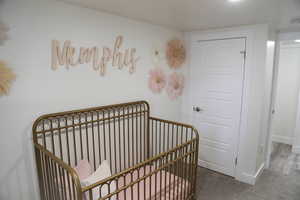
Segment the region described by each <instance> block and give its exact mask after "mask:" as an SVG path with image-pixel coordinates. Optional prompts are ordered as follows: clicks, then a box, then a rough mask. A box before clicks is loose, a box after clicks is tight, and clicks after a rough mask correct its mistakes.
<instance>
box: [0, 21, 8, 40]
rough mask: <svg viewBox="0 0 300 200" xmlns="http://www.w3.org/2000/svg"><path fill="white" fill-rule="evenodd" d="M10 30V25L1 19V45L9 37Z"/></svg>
mask: <svg viewBox="0 0 300 200" xmlns="http://www.w3.org/2000/svg"><path fill="white" fill-rule="evenodd" d="M8 31H9V28H8V26H6V25H5V24H4V23H3V22H1V21H0V45H3V44H4V41H5V40H7V39H8V35H7V32H8Z"/></svg>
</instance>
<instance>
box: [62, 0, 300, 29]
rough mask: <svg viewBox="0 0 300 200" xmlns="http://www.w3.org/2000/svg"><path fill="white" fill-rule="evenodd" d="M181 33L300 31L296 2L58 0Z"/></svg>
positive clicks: (297, 3) (278, 0)
mask: <svg viewBox="0 0 300 200" xmlns="http://www.w3.org/2000/svg"><path fill="white" fill-rule="evenodd" d="M62 1H65V2H69V3H73V4H76V5H79V6H82V7H87V8H92V9H96V10H99V11H104V12H108V13H112V14H115V15H120V16H124V17H128V18H132V19H136V20H142V21H146V22H149V23H152V24H158V25H164V26H168V27H172V28H176V29H179V30H182V31H191V30H206V29H211V28H222V27H231V26H237V25H249V24H258V23H268V24H270V25H271V26H272V27H273V28H275V29H279V30H283V31H287V30H300V22H299V24H291V23H290V20H291V19H292V18H295V17H299V18H300V0H241V1H240V2H235V3H229V2H228V0H62Z"/></svg>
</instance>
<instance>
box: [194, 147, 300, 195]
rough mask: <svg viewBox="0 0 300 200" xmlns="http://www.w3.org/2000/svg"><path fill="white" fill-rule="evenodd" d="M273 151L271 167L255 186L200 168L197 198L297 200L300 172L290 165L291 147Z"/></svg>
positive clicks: (278, 148) (299, 192)
mask: <svg viewBox="0 0 300 200" xmlns="http://www.w3.org/2000/svg"><path fill="white" fill-rule="evenodd" d="M288 149H289V150H288ZM273 150H274V152H273V154H272V157H271V167H270V169H268V170H265V171H264V172H263V174H262V175H261V177H260V178H259V180H258V181H257V183H256V185H255V186H250V185H247V184H244V183H240V182H238V181H236V180H234V179H233V178H231V177H228V176H224V175H222V174H219V173H216V172H213V171H210V170H207V169H204V168H199V171H198V177H197V180H198V184H197V199H199V200H300V171H299V170H295V164H294V163H293V164H291V163H289V161H290V160H291V151H290V147H287V146H285V147H284V146H281V145H278V146H276V145H275V146H274V148H273ZM296 157H297V156H296ZM286 163H289V164H286ZM287 169H288V170H287ZM287 171H288V173H287Z"/></svg>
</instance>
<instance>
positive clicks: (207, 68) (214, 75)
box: [190, 38, 246, 176]
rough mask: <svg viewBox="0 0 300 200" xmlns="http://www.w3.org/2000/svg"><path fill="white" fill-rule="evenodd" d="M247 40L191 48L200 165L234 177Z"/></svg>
mask: <svg viewBox="0 0 300 200" xmlns="http://www.w3.org/2000/svg"><path fill="white" fill-rule="evenodd" d="M245 48H246V39H245V38H237V39H222V40H212V41H195V42H194V43H193V44H192V46H191V90H190V91H191V95H190V100H191V103H192V105H193V110H194V111H193V123H194V125H195V126H196V127H197V129H198V131H199V134H200V146H199V165H200V166H203V167H206V168H209V169H211V170H215V171H218V172H221V173H223V174H226V175H229V176H235V166H236V157H237V144H238V138H239V127H240V118H241V106H242V96H243V82H244V63H245V56H244V55H245Z"/></svg>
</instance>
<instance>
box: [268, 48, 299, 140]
mask: <svg viewBox="0 0 300 200" xmlns="http://www.w3.org/2000/svg"><path fill="white" fill-rule="evenodd" d="M299 66H300V45H281V47H280V56H279V66H278V79H277V88H276V90H277V91H276V97H275V105H274V108H275V114H274V117H273V122H272V129H271V132H272V139H273V141H277V142H283V143H287V144H292V143H293V137H294V129H295V125H296V124H295V123H296V115H297V107H298V94H299V85H300V68H299Z"/></svg>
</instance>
